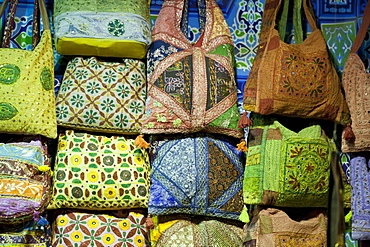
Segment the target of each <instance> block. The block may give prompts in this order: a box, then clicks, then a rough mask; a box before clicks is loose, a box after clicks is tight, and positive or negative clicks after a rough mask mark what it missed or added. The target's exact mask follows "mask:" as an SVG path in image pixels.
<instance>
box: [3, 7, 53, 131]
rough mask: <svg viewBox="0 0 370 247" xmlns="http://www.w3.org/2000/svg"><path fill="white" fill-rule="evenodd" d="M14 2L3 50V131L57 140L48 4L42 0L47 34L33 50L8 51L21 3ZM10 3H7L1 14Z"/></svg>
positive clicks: (45, 33) (44, 34)
mask: <svg viewBox="0 0 370 247" xmlns="http://www.w3.org/2000/svg"><path fill="white" fill-rule="evenodd" d="M10 3H11V4H10V8H9V9H10V11H9V13H8V18H7V23H6V26H5V32H4V36H3V37H4V40H3V48H0V109H1V111H0V132H2V133H4V132H5V133H13V134H24V135H34V134H41V135H44V136H46V137H49V138H56V137H57V123H56V116H55V96H54V77H53V76H54V60H53V50H52V43H51V34H50V27H49V22H48V16H47V12H46V7H45V3H44V2H43V1H42V0H39V5H40V11H41V14H42V17H43V18H42V19H43V25H44V31H43V33H42V36H41V39H40V42H39V43H38V44H37V45H36V47H35V49H33V50H32V51H28V50H22V49H10V48H7V47H9V39H10V36H11V32H12V25H13V24H14V14H15V10H16V6H17V3H18V1H17V0H11V2H10ZM7 4H8V0H6V1H4V2H3V4H2V6H1V8H2V11H0V15H2V13H4V10H5V8H6V7H7Z"/></svg>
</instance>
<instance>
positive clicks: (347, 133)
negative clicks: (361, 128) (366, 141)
mask: <svg viewBox="0 0 370 247" xmlns="http://www.w3.org/2000/svg"><path fill="white" fill-rule="evenodd" d="M343 138H344V140H346V141H348V142H351V143H354V142H355V140H356V136H355V133H353V130H352V127H351V124H347V126H346V128H345V129H344V130H343Z"/></svg>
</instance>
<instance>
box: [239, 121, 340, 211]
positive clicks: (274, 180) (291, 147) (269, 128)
mask: <svg viewBox="0 0 370 247" xmlns="http://www.w3.org/2000/svg"><path fill="white" fill-rule="evenodd" d="M254 123H255V124H254V125H252V126H251V128H250V130H249V136H248V152H247V158H246V165H245V171H244V184H243V197H244V203H246V204H257V205H275V206H281V207H327V203H328V195H329V194H328V192H329V177H330V157H331V153H332V151H333V150H335V146H334V144H333V143H332V142H331V141H330V140H329V139H328V138H327V137H326V136H325V134H324V132H323V131H322V129H321V127H320V125H312V126H309V127H306V128H303V129H301V130H300V131H299V132H294V131H292V130H290V129H288V128H286V127H285V126H283V125H282V124H281V123H280V122H279V121H277V120H274V121H273V123H272V124H265V123H263V121H262V122H259V121H257V120H254ZM257 123H259V124H257Z"/></svg>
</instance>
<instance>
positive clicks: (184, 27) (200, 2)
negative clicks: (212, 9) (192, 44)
mask: <svg viewBox="0 0 370 247" xmlns="http://www.w3.org/2000/svg"><path fill="white" fill-rule="evenodd" d="M206 1H207V0H197V9H198V13H199V32H200V33H202V32H203V29H204V27H205V22H206V8H207V5H206ZM183 4H184V7H183V11H182V18H181V24H180V29H181V32H182V33H183V34H184V35H185V36H186V37H187V36H188V23H189V19H188V18H189V0H184V2H183Z"/></svg>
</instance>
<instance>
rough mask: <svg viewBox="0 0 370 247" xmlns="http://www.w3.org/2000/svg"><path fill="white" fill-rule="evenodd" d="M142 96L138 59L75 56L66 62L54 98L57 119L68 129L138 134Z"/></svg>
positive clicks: (141, 65)
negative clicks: (59, 85) (108, 59)
mask: <svg viewBox="0 0 370 247" xmlns="http://www.w3.org/2000/svg"><path fill="white" fill-rule="evenodd" d="M145 99H146V70H145V64H144V63H143V62H142V61H140V60H134V59H123V60H122V61H121V62H110V61H104V60H102V59H97V58H95V57H89V58H83V57H75V58H73V59H72V60H71V61H70V62H69V63H68V65H67V68H66V71H65V73H64V77H63V82H62V85H61V87H60V90H59V93H58V96H57V98H56V110H57V123H58V125H60V126H63V127H70V128H72V129H83V130H89V131H99V132H104V133H106V132H108V133H119V134H138V133H140V130H141V125H142V122H143V118H144V107H145Z"/></svg>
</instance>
